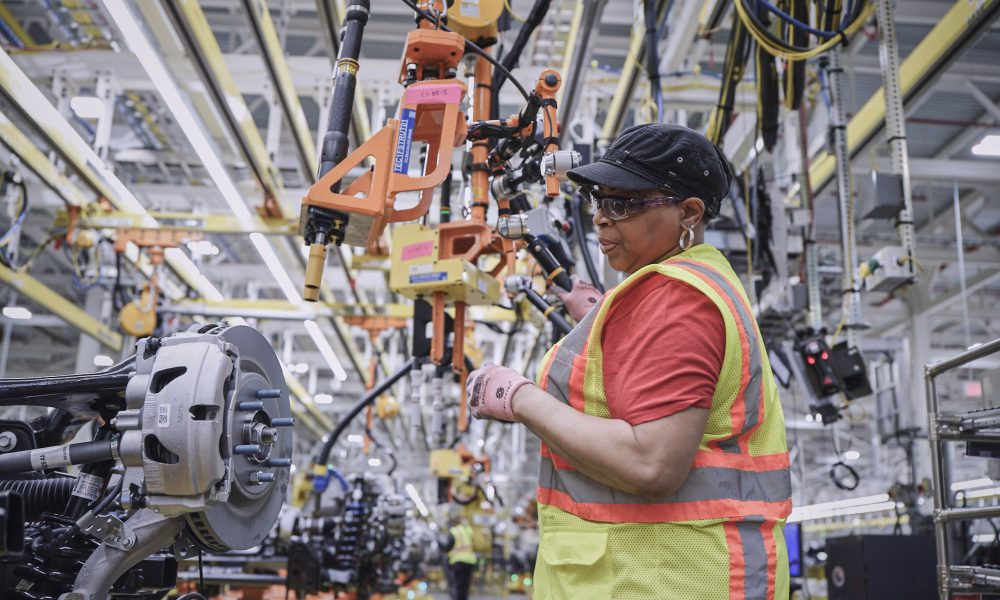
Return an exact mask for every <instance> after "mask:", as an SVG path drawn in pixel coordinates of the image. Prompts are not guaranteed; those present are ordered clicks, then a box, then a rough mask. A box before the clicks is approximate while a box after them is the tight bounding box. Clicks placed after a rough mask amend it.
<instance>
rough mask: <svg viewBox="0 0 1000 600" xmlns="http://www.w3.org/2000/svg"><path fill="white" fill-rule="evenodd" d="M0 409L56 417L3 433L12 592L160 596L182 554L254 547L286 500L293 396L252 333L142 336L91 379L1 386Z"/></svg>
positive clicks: (0, 581) (5, 574) (4, 577)
mask: <svg viewBox="0 0 1000 600" xmlns="http://www.w3.org/2000/svg"><path fill="white" fill-rule="evenodd" d="M0 402H2V403H3V404H4V405H5V406H11V405H14V406H17V405H27V406H37V407H48V408H49V409H50V410H49V412H47V413H46V414H45V415H44V416H42V417H39V418H37V419H34V420H32V421H30V422H24V421H16V420H8V421H3V422H2V423H0V449H2V454H0V489H2V490H3V492H2V495H0V503H3V504H4V505H5V508H6V511H5V512H4V514H3V519H2V521H3V530H4V533H5V535H4V536H3V539H2V541H3V548H2V554H3V558H2V566H0V587H2V589H3V596H4V597H5V598H23V599H33V600H41V599H44V598H61V599H62V600H103V599H104V598H106V597H107V596H108V595H109V594H113V595H117V594H127V595H133V596H134V597H135V596H138V597H149V598H159V597H161V596H162V595H163V594H164V593H165V592H167V591H168V590H170V589H171V588H173V587H174V584H175V581H174V580H175V578H176V574H177V562H176V558H175V557H176V556H185V555H188V554H192V553H200V552H201V551H202V550H205V551H214V552H225V551H227V550H232V549H246V548H251V547H253V546H256V545H258V544H260V543H261V542H262V541H263V540H264V539H265V538H266V537H267V536H268V534H269V533H270V532H271V529H272V527H273V525H274V523H275V521H276V519H277V517H278V513H279V511H280V509H281V506H282V504H283V502H284V499H285V496H286V493H287V490H288V483H289V467H291V465H292V458H291V452H292V445H293V444H292V431H293V429H292V427H293V425H294V419H293V418H292V417H291V416H290V415H291V413H290V408H289V402H288V390H287V388H286V386H285V382H284V378H283V376H282V373H281V366H280V363H279V362H278V358H277V356H276V355H275V353H274V350H273V349H272V348H271V346H270V344H269V343H268V342H267V340H266V339H264V337H263V336H261V335H260V333H258V332H257V331H256V330H254V329H253V328H250V327H247V326H245V325H235V326H233V325H226V324H215V325H201V326H194V327H192V328H191V329H190V330H189V331H186V332H183V333H178V334H175V335H172V336H170V337H165V338H153V337H150V338H144V339H142V340H140V341H139V343H138V344H137V346H136V353H135V355H133V356H131V357H129V358H127V359H126V360H124V361H122V362H120V363H119V364H117V365H114V366H112V367H109V368H108V369H106V370H104V371H100V372H97V373H94V374H78V375H66V376H62V377H40V378H35V379H4V380H0ZM82 431H89V432H92V433H91V434H90V435H89V436H88V437H91V438H92V441H83V442H76V441H73V442H71V440H73V439H79V438H80V437H81V436H82V435H83V434H82V433H81V432H82ZM70 465H78V466H80V470H79V473H78V474H77V475H76V476H71V475H69V474H67V473H66V472H65V471H64V469H65V468H66V467H69V466H70Z"/></svg>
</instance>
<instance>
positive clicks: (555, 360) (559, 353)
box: [545, 346, 573, 404]
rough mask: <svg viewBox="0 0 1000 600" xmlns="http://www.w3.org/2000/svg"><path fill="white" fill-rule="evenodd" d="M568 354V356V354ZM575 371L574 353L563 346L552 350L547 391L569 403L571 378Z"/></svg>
mask: <svg viewBox="0 0 1000 600" xmlns="http://www.w3.org/2000/svg"><path fill="white" fill-rule="evenodd" d="M567 355H568V356H567ZM572 373H573V353H572V352H570V351H569V350H566V349H565V348H563V347H562V346H559V347H557V348H556V349H555V350H554V351H553V352H552V360H550V361H549V373H548V384H547V385H546V386H545V391H547V392H548V393H550V394H552V395H553V396H555V397H556V398H557V399H558V400H560V401H561V402H564V403H565V404H569V378H570V375H571V374H572Z"/></svg>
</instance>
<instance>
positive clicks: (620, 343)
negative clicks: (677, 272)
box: [601, 273, 726, 425]
mask: <svg viewBox="0 0 1000 600" xmlns="http://www.w3.org/2000/svg"><path fill="white" fill-rule="evenodd" d="M633 285H634V287H633V288H632V289H631V290H629V292H628V293H626V294H625V295H624V296H623V297H621V298H619V299H618V300H616V301H615V303H614V304H613V305H612V306H611V308H610V309H609V310H608V315H607V317H606V320H605V324H604V330H603V332H602V334H601V335H602V339H601V348H602V353H603V355H604V365H603V366H604V389H605V393H606V396H607V400H608V410H609V412H610V413H611V418H613V419H622V420H624V421H627V422H628V423H629V424H630V425H639V424H641V423H647V422H649V421H655V420H657V419H662V418H663V417H666V416H669V415H672V414H675V413H678V412H680V411H682V410H684V409H686V408H690V407H692V406H697V407H700V408H711V406H712V396H713V395H714V394H715V386H716V384H717V383H718V381H719V373H720V372H721V370H722V359H723V357H724V355H725V352H726V325H725V321H723V319H722V314H721V313H720V312H719V308H718V307H717V306H716V305H715V303H714V302H712V300H710V299H709V298H708V296H706V295H705V294H703V293H701V292H700V291H698V290H696V289H695V288H693V287H691V286H690V285H688V284H686V283H684V282H682V281H678V280H677V279H672V278H669V277H667V276H665V275H661V274H659V273H653V274H651V275H650V276H648V277H646V278H645V279H643V280H642V281H640V282H639V283H636V284H633Z"/></svg>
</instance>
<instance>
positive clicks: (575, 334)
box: [559, 306, 601, 354]
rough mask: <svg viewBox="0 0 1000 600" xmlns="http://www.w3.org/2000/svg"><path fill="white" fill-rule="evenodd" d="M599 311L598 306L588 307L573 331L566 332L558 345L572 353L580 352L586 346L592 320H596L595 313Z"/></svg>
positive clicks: (592, 323)
mask: <svg viewBox="0 0 1000 600" xmlns="http://www.w3.org/2000/svg"><path fill="white" fill-rule="evenodd" d="M599 312H601V310H600V307H599V306H596V307H594V308H592V309H590V312H588V313H587V316H586V317H584V318H583V320H582V321H580V322H579V323H577V324H576V327H574V328H573V331H570V332H569V333H568V334H566V337H564V338H563V339H562V341H561V342H560V343H559V345H560V346H561V347H563V348H565V349H567V350H569V351H570V352H572V353H574V354H582V353H583V349H584V348H585V347H586V346H587V338H589V337H590V330H591V329H593V328H594V321H596V320H597V313H599Z"/></svg>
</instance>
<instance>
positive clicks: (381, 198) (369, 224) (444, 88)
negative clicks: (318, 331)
mask: <svg viewBox="0 0 1000 600" xmlns="http://www.w3.org/2000/svg"><path fill="white" fill-rule="evenodd" d="M464 52H465V38H463V37H462V36H461V35H459V34H457V33H452V32H446V31H440V30H437V29H434V28H433V25H432V24H430V23H427V22H426V21H422V22H421V23H420V25H419V27H418V28H417V29H415V30H413V31H411V32H410V33H409V35H408V36H407V38H406V47H405V50H404V52H403V64H402V67H401V69H400V75H399V81H400V83H402V84H404V85H405V86H406V91H405V92H404V93H403V99H402V101H401V102H400V106H399V110H398V113H397V115H396V118H393V119H389V122H388V124H387V125H386V126H385V127H383V128H382V129H381V130H380V131H379V132H378V133H376V134H375V135H374V136H372V137H371V138H370V139H369V140H368V141H366V142H365V143H364V144H362V145H361V146H359V147H358V148H357V149H356V150H355V151H354V152H352V153H351V154H350V155H348V156H347V157H346V158H345V159H344V160H342V161H340V162H339V163H338V164H336V165H335V166H333V168H332V169H330V170H329V171H328V172H327V173H325V174H324V175H323V176H322V177H321V178H320V179H319V181H317V182H316V183H315V184H313V185H312V187H310V188H309V191H308V192H307V193H306V196H305V198H303V199H302V214H301V217H300V221H299V233H300V234H301V235H302V236H303V237H304V238H305V239H306V242H307V243H308V244H309V245H310V248H309V262H308V264H307V267H306V284H305V292H304V297H305V299H306V300H308V301H311V302H315V301H316V300H317V299H318V298H319V285H320V281H321V280H322V275H323V264H324V262H325V257H326V244H327V243H329V242H333V243H335V244H337V245H340V244H341V243H343V242H347V243H348V244H350V245H354V246H363V247H373V246H375V245H376V242H377V240H378V237H379V236H380V235H381V234H382V232H383V231H384V230H385V227H386V225H388V224H389V223H398V222H401V221H412V220H414V219H418V218H420V217H422V216H423V215H424V214H425V213H426V212H427V209H428V208H429V207H430V203H431V200H432V198H433V193H434V187H435V186H437V185H439V184H440V183H441V182H442V181H444V179H445V177H446V176H447V175H448V172H449V171H450V170H451V155H452V152H453V151H454V149H455V147H456V146H460V145H462V144H464V143H465V135H466V124H465V113H464V112H462V110H461V103H462V99H463V98H464V97H465V93H466V87H465V84H464V83H463V82H461V81H460V80H458V79H456V78H455V77H456V74H457V68H458V64H459V62H460V61H461V59H462V55H463V54H464ZM414 142H423V143H425V144H426V145H427V157H426V164H425V165H424V169H423V172H424V173H426V174H425V175H423V176H419V177H411V176H410V175H409V170H410V161H411V158H412V157H411V150H412V147H413V143H414ZM369 157H370V158H373V159H374V161H375V166H374V167H372V168H371V169H369V170H368V171H367V172H366V173H365V174H363V175H361V176H360V177H358V178H357V179H356V180H354V181H353V182H352V183H351V184H350V185H349V186H348V187H347V189H345V190H344V191H343V192H340V191H339V186H340V184H341V182H342V181H343V180H344V178H345V177H346V176H347V175H348V173H349V172H350V171H351V169H353V168H355V167H357V166H359V165H361V163H362V162H363V161H365V160H366V159H368V158H369ZM410 191H420V192H421V196H420V201H419V202H418V204H417V205H416V206H414V207H412V208H408V209H403V210H396V207H395V201H396V195H397V194H399V193H400V192H410Z"/></svg>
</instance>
